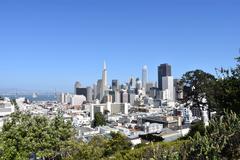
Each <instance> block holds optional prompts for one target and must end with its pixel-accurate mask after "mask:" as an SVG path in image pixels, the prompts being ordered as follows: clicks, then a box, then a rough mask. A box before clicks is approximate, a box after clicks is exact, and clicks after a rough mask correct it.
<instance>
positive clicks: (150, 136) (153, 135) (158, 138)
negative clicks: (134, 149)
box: [139, 134, 164, 142]
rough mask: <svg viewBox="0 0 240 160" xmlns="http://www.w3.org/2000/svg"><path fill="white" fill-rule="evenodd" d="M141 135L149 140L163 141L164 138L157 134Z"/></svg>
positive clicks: (143, 138)
mask: <svg viewBox="0 0 240 160" xmlns="http://www.w3.org/2000/svg"><path fill="white" fill-rule="evenodd" d="M139 137H140V138H141V139H142V140H145V141H149V142H162V141H163V140H164V139H163V138H162V137H161V136H159V135H155V134H146V135H140V136H139Z"/></svg>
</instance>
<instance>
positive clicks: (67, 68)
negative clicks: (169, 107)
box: [0, 0, 240, 91]
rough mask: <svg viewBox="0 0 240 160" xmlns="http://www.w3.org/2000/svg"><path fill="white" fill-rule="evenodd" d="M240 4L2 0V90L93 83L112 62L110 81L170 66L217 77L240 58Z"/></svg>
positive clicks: (151, 77) (152, 76)
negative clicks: (217, 70)
mask: <svg viewBox="0 0 240 160" xmlns="http://www.w3.org/2000/svg"><path fill="white" fill-rule="evenodd" d="M239 3H240V2H237V1H234V0H232V1H228V2H219V1H211V2H209V1H205V0H203V1H195V2H191V1H187V0H186V1H184V2H182V3H180V2H176V3H173V2H163V1H155V0H154V1H152V2H151V3H149V2H144V1H135V0H133V1H131V2H129V1H125V0H124V1H118V2H111V1H108V0H104V1H101V2H94V3H93V2H92V1H89V2H78V1H71V3H70V2H67V1H64V0H60V1H58V2H56V1H51V2H50V1H41V2H40V1H35V2H33V1H29V0H23V1H21V2H17V1H16V2H9V1H8V2H7V1H1V2H0V19H1V25H0V35H1V36H0V44H1V45H0V55H1V59H0V64H1V74H2V75H3V76H1V77H4V78H2V79H1V83H0V89H1V90H2V89H7V88H16V89H26V90H47V91H49V90H50V91H54V90H55V89H56V90H57V91H62V90H63V91H73V84H74V83H75V82H76V81H80V82H81V84H82V85H83V86H92V84H93V83H96V82H97V80H98V79H100V78H101V74H102V73H101V71H102V63H103V61H104V60H106V62H107V64H108V79H109V80H108V84H111V80H112V79H118V80H120V82H121V83H123V82H126V81H127V80H128V79H129V77H131V76H134V77H139V78H140V79H141V74H142V66H143V65H145V64H146V65H147V66H148V77H149V78H148V79H149V81H152V82H156V81H158V77H157V66H159V65H160V64H162V63H168V64H170V65H171V66H172V74H173V77H175V78H180V77H181V76H182V74H184V73H185V72H187V71H190V70H194V69H202V70H204V71H206V72H210V73H212V74H215V68H216V67H217V68H220V67H224V68H229V67H232V66H234V64H235V61H234V58H235V57H237V56H238V55H239V53H238V48H239V41H240V37H239V36H238V35H239V34H240V33H239V28H240V22H239V21H238V15H239V12H240V11H239V9H238V6H239ZM183 4H184V5H183ZM203 10H204V12H203Z"/></svg>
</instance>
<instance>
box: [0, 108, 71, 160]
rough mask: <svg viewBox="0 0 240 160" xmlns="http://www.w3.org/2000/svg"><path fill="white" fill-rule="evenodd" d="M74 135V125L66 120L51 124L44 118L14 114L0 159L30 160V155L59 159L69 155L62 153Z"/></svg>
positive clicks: (6, 126)
mask: <svg viewBox="0 0 240 160" xmlns="http://www.w3.org/2000/svg"><path fill="white" fill-rule="evenodd" d="M73 135H74V130H73V128H72V127H71V124H70V123H66V122H64V120H63V118H62V117H59V116H57V117H55V118H54V119H53V120H50V119H48V118H46V117H44V116H31V115H30V114H24V113H21V112H15V113H13V114H12V115H11V116H10V118H9V119H8V120H7V121H5V122H4V125H3V128H2V132H1V141H2V155H1V157H0V159H11V160H15V159H28V157H29V155H30V153H36V155H37V157H40V158H45V159H59V157H63V156H64V155H65V153H64V152H62V149H63V148H65V147H66V146H67V145H68V141H70V140H71V138H72V137H73Z"/></svg>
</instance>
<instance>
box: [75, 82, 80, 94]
mask: <svg viewBox="0 0 240 160" xmlns="http://www.w3.org/2000/svg"><path fill="white" fill-rule="evenodd" d="M78 88H81V83H80V82H79V81H77V82H76V83H75V85H74V93H75V94H77V89H78Z"/></svg>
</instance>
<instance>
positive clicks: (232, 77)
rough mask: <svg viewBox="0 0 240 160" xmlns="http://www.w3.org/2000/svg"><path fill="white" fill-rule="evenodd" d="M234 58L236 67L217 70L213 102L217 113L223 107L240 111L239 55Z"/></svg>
mask: <svg viewBox="0 0 240 160" xmlns="http://www.w3.org/2000/svg"><path fill="white" fill-rule="evenodd" d="M236 60H237V65H236V67H234V68H231V69H230V70H225V69H220V70H219V72H218V73H219V74H218V79H217V81H216V83H215V89H216V92H215V97H214V99H213V103H214V104H215V106H216V110H217V111H218V112H219V113H222V112H223V111H224V109H229V110H232V111H234V112H235V113H240V98H239V97H240V57H238V58H236Z"/></svg>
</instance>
